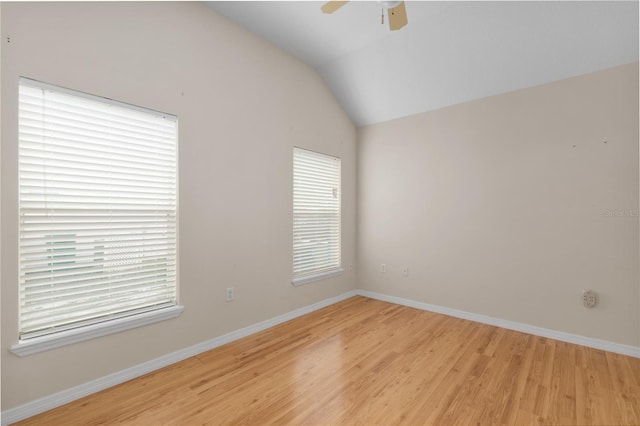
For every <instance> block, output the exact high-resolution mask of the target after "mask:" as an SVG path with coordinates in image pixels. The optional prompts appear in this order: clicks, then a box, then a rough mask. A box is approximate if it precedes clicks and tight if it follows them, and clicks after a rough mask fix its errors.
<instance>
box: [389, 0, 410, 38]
mask: <svg viewBox="0 0 640 426" xmlns="http://www.w3.org/2000/svg"><path fill="white" fill-rule="evenodd" d="M387 14H388V15H389V29H390V30H391V31H395V30H399V29H400V28H402V27H404V26H405V25H407V10H406V9H405V8H404V2H400V4H399V5H397V6H396V7H394V8H391V9H388V10H387Z"/></svg>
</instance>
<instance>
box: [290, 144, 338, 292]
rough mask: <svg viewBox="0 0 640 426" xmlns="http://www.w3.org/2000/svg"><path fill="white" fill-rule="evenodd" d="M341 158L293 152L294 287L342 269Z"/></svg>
mask: <svg viewBox="0 0 640 426" xmlns="http://www.w3.org/2000/svg"><path fill="white" fill-rule="evenodd" d="M340 191H341V188H340V159H339V158H336V157H331V156H329V155H324V154H319V153H316V152H313V151H308V150H305V149H301V148H294V149H293V281H292V282H293V284H295V285H298V284H305V283H307V282H311V281H315V280H318V279H322V278H326V277H329V276H333V275H336V274H339V273H341V272H342V269H341V267H340V264H341V259H340Z"/></svg>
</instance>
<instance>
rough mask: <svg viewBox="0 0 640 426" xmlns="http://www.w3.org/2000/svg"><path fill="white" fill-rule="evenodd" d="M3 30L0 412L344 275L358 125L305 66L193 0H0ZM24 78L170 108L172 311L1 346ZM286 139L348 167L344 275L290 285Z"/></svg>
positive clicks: (313, 294)
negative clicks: (175, 155)
mask: <svg viewBox="0 0 640 426" xmlns="http://www.w3.org/2000/svg"><path fill="white" fill-rule="evenodd" d="M7 37H11V42H10V43H7V42H6V38H7ZM1 42H2V43H3V46H2V114H3V115H2V123H3V127H2V156H1V158H2V167H1V169H2V215H1V216H2V228H1V232H2V247H1V249H2V265H3V266H4V268H3V269H2V294H1V296H2V297H1V299H2V410H7V409H9V408H12V407H15V406H17V405H20V404H23V403H26V402H29V401H32V400H34V399H36V398H38V397H43V396H46V395H50V394H52V393H54V392H56V391H60V390H64V389H67V388H70V387H72V386H75V385H79V384H83V383H85V382H87V381H90V380H92V379H96V378H100V377H103V376H105V375H107V374H109V373H113V372H116V371H120V370H122V369H125V368H127V367H131V366H134V365H137V364H139V363H142V362H144V361H148V360H150V359H153V358H156V357H159V356H162V355H165V354H168V353H171V352H173V351H176V350H179V349H182V348H186V347H188V346H190V345H194V344H196V343H200V342H203V341H205V340H208V339H211V338H213V337H216V336H219V335H222V334H224V333H226V332H229V331H232V330H237V329H239V328H241V327H244V326H247V325H250V324H253V323H256V322H258V321H261V320H265V319H268V318H272V317H274V316H277V315H279V314H283V313H286V312H289V311H291V310H293V309H296V308H299V307H302V306H306V305H309V304H311V303H314V302H317V301H319V300H322V299H325V298H328V297H332V296H335V295H338V294H342V293H344V292H346V291H349V290H352V289H354V288H355V275H354V272H353V271H351V270H349V268H348V265H349V264H353V263H354V261H355V211H356V210H355V199H356V197H355V190H356V188H355V161H356V160H355V154H356V132H355V129H354V127H353V125H352V124H351V122H350V121H349V119H348V118H347V117H346V116H345V114H344V113H343V111H342V110H341V108H340V107H339V105H338V104H337V102H336V100H335V99H334V97H333V96H332V95H331V94H330V92H329V91H328V90H327V88H326V87H325V85H324V84H323V82H322V81H321V79H320V78H319V77H318V75H317V74H316V73H315V71H314V70H313V69H312V68H310V67H308V66H307V65H305V64H303V63H301V62H300V61H298V60H296V59H294V58H292V57H290V56H288V55H286V54H285V53H283V52H282V51H280V50H278V49H276V48H275V47H273V46H271V45H270V44H268V43H266V42H264V41H262V40H261V39H259V38H257V37H256V36H254V35H252V34H250V33H248V32H247V31H245V30H242V29H240V28H239V27H237V26H236V25H235V24H232V23H230V22H229V21H227V20H226V19H224V18H222V17H220V16H218V15H216V14H215V13H214V12H213V11H211V10H210V9H208V8H207V7H206V6H204V5H203V4H201V3H199V2H181V3H156V2H149V3H125V2H123V3H47V4H40V3H3V4H2V41H1ZM19 76H25V77H30V78H34V79H37V80H41V81H44V82H48V83H52V84H56V85H60V86H65V87H69V88H72V89H75V90H80V91H85V92H88V93H92V94H96V95H101V96H106V97H109V98H114V99H117V100H121V101H124V102H129V103H132V104H136V105H141V106H144V107H147V108H153V109H157V110H160V111H166V112H169V113H172V114H176V115H177V116H178V117H179V126H180V135H179V137H180V142H179V155H180V161H179V167H180V301H181V304H183V305H184V306H185V311H184V313H183V314H182V316H181V317H179V318H177V319H175V320H170V321H166V322H162V323H158V324H154V325H150V326H146V327H142V328H138V329H134V330H130V331H127V332H123V333H120V334H117V335H112V336H107V337H103V338H98V339H95V340H91V341H88V342H83V343H79V344H75V345H72V346H67V347H64V348H60V349H56V350H51V351H48V352H43V353H39V354H35V355H31V356H28V357H24V358H18V357H17V356H15V355H13V354H11V353H9V352H8V347H9V346H10V345H12V344H14V343H16V339H17V332H18V324H17V297H18V296H17V283H18V279H17V257H16V255H17V253H16V251H17V223H18V216H17V179H16V173H17V145H16V140H17V128H16V125H17V110H16V107H17V83H18V77H19ZM294 145H297V146H301V147H305V148H310V149H313V150H317V151H321V152H325V153H328V154H331V155H335V156H339V157H341V158H342V167H343V170H342V173H343V234H342V242H343V265H344V266H345V273H344V274H343V275H342V276H340V277H338V278H333V279H329V280H326V281H322V282H316V283H312V284H309V285H305V286H301V287H293V286H292V285H291V283H290V280H291V269H292V253H291V251H292V231H291V226H292V216H291V210H292V207H291V204H292V194H291V182H292V174H291V173H292V172H291V168H292V147H293V146H294ZM7 266H8V267H7ZM230 286H235V289H236V300H235V301H234V302H231V303H226V302H225V290H224V289H225V288H226V287H230Z"/></svg>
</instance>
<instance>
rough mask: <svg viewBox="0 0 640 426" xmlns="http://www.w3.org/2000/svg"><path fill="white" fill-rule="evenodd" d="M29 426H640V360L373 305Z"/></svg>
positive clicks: (362, 301) (182, 367) (276, 331)
mask: <svg viewBox="0 0 640 426" xmlns="http://www.w3.org/2000/svg"><path fill="white" fill-rule="evenodd" d="M19 424H21V425H196V424H198V425H200V424H202V425H223V424H224V425H226V424H229V425H231V424H233V425H263V424H273V425H284V424H295V425H298V424H323V425H338V424H348V425H391V424H407V425H415V424H437V425H466V424H468V425H472V424H473V425H478V424H480V425H484V424H492V425H493V424H496V425H497V424H503V425H531V424H536V425H542V424H545V425H546V424H563V425H575V424H623V425H637V424H640V359H637V358H632V357H626V356H623V355H618V354H614V353H609V352H604V351H600V350H597V349H592V348H586V347H582V346H576V345H572V344H568V343H565V342H559V341H555V340H552V339H546V338H542V337H537V336H531V335H527V334H523V333H519V332H515V331H511V330H505V329H500V328H496V327H492V326H488V325H486V324H478V323H474V322H470V321H466V320H462V319H458V318H453V317H447V316H444V315H440V314H435V313H431V312H425V311H420V310H416V309H412V308H408V307H404V306H399V305H394V304H390V303H386V302H381V301H378V300H373V299H367V298H364V297H353V298H351V299H348V300H346V301H343V302H341V303H338V304H335V305H332V306H329V307H327V308H324V309H320V310H318V311H315V312H313V313H311V314H309V315H305V316H303V317H300V318H297V319H294V320H292V321H288V322H286V323H283V324H280V325H278V326H275V327H272V328H270V329H268V330H264V331H262V332H260V333H256V334H254V335H252V336H249V337H246V338H244V339H240V340H238V341H235V342H232V343H229V344H227V345H224V346H222V347H220V348H217V349H214V350H211V351H208V352H206V353H203V354H200V355H198V356H195V357H192V358H189V359H187V360H185V361H182V362H179V363H177V364H174V365H171V366H168V367H166V368H163V369H161V370H158V371H156V372H153V373H150V374H147V375H145V376H142V377H139V378H137V379H134V380H131V381H129V382H127V383H123V384H121V385H118V386H115V387H113V388H110V389H107V390H105V391H102V392H99V393H96V394H94V395H91V396H88V397H86V398H82V399H80V400H78V401H74V402H72V403H70V404H67V405H64V406H62V407H59V408H57V409H54V410H51V411H49V412H47V413H43V414H41V415H38V416H35V417H32V418H30V419H27V420H24V421H22V422H20V423H19Z"/></svg>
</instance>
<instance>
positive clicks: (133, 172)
mask: <svg viewBox="0 0 640 426" xmlns="http://www.w3.org/2000/svg"><path fill="white" fill-rule="evenodd" d="M18 128H19V153H18V156H19V167H18V174H19V209H20V224H19V268H20V282H19V285H20V290H19V295H20V306H19V323H20V340H21V341H26V340H29V339H32V338H36V337H40V336H44V335H51V334H54V333H58V332H63V331H68V330H73V329H80V328H84V327H86V326H89V325H94V324H97V323H104V322H109V321H112V320H117V319H122V318H125V317H132V316H139V315H140V314H148V313H149V312H151V311H155V310H162V309H163V308H168V307H173V306H176V302H177V300H176V299H177V291H176V288H177V285H176V262H177V241H176V227H177V222H176V215H177V185H176V181H177V119H176V117H174V116H170V115H167V114H163V113H159V112H156V111H151V110H147V109H144V108H139V107H134V106H131V105H127V104H123V103H119V102H115V101H112V100H109V99H104V98H99V97H95V96H91V95H87V94H84V93H79V92H75V91H71V90H67V89H62V88H58V87H55V86H50V85H47V84H44V83H40V82H36V81H33V80H29V79H24V78H23V79H21V80H20V83H19V124H18Z"/></svg>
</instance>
